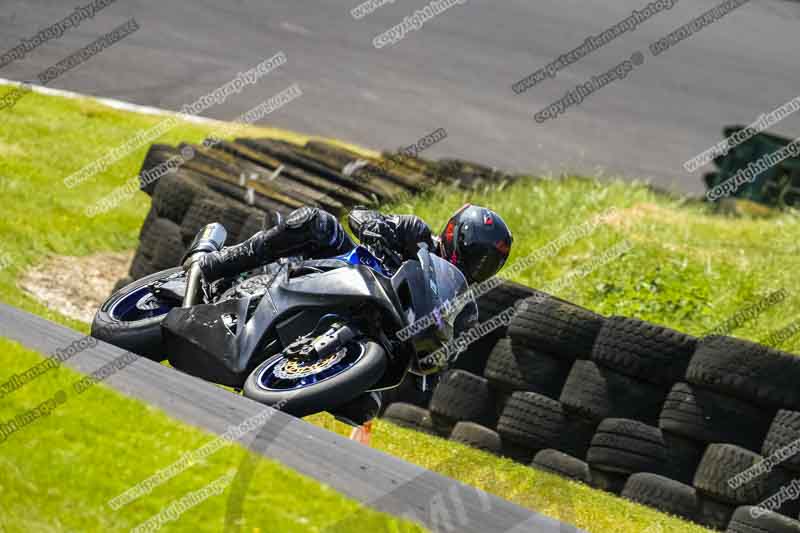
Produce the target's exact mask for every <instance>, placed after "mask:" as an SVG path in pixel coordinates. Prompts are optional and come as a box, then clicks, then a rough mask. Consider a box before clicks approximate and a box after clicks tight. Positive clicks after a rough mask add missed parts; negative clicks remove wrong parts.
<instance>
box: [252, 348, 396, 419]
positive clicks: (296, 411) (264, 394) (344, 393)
mask: <svg viewBox="0 0 800 533" xmlns="http://www.w3.org/2000/svg"><path fill="white" fill-rule="evenodd" d="M386 365H387V361H386V353H385V352H384V350H383V348H381V346H380V345H378V344H377V343H375V342H372V341H370V340H367V339H357V340H353V341H350V342H348V343H347V344H345V345H344V346H343V347H341V348H340V349H339V350H337V351H336V352H334V353H333V354H331V355H329V356H327V357H324V358H322V359H321V360H317V361H314V362H312V363H309V362H299V361H297V360H294V359H288V358H287V357H286V355H285V354H284V353H283V352H282V353H280V354H278V355H275V356H273V357H270V358H268V359H267V360H266V361H264V362H263V363H261V364H260V365H259V366H258V367H256V369H255V370H253V371H252V372H251V373H250V375H249V376H248V377H247V380H246V381H245V383H244V390H243V391H244V395H245V396H246V397H248V398H250V399H253V400H255V401H257V402H261V403H263V404H266V405H270V406H272V407H275V408H276V409H280V410H281V411H285V412H287V413H289V414H291V415H293V416H297V417H303V416H308V415H311V414H314V413H318V412H321V411H327V410H330V409H334V408H336V407H338V406H340V405H343V404H346V403H347V402H349V401H351V400H353V399H354V398H356V397H357V396H359V395H360V394H362V393H363V392H364V391H366V390H368V389H369V388H370V387H372V386H373V385H374V384H375V383H377V382H378V380H379V379H380V378H381V377H382V376H383V374H384V373H385V372H386Z"/></svg>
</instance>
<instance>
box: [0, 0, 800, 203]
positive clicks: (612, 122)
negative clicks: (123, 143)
mask: <svg viewBox="0 0 800 533" xmlns="http://www.w3.org/2000/svg"><path fill="white" fill-rule="evenodd" d="M86 3H88V0H86V1H85V2H80V3H75V4H73V3H67V4H65V3H63V2H56V1H55V0H49V1H45V0H25V1H21V0H6V1H4V2H3V6H2V9H1V10H0V48H2V52H5V51H6V50H8V49H10V48H12V47H14V46H16V45H18V44H19V42H20V41H19V40H20V39H22V38H30V37H32V36H33V35H35V34H36V33H37V32H38V31H39V30H40V29H43V28H44V27H46V26H48V25H50V24H53V23H54V22H56V21H58V20H60V19H62V18H64V17H65V16H67V15H69V14H70V13H72V10H73V9H74V8H75V7H77V6H78V5H84V4H86ZM359 3H360V2H358V0H349V1H347V2H345V1H342V0H327V1H320V2H306V1H298V0H282V1H264V0H228V1H225V2H218V1H215V2H211V1H209V0H192V1H189V0H171V1H170V2H157V1H155V0H148V1H144V0H118V1H116V2H114V3H112V4H111V5H109V6H108V7H106V8H105V9H103V10H102V11H100V12H99V13H97V14H96V16H95V17H94V18H93V19H91V20H86V21H84V22H83V23H81V25H80V26H79V27H78V28H75V29H71V30H68V31H67V32H66V33H64V35H63V36H61V37H60V38H57V39H54V40H52V41H49V42H47V43H46V44H44V45H43V46H41V47H39V48H37V49H35V50H33V51H31V52H30V53H29V54H27V56H26V57H25V58H24V59H21V60H18V61H15V62H13V63H11V64H8V65H6V66H4V67H3V68H0V78H9V79H14V80H19V81H23V80H27V79H34V78H35V76H36V74H37V73H39V72H41V71H42V70H44V69H46V68H47V67H49V66H51V65H53V64H55V63H57V62H58V61H60V60H61V59H63V58H64V57H66V56H68V55H69V54H71V53H73V52H74V51H76V50H77V49H79V48H81V47H83V46H86V45H87V44H89V43H90V42H92V41H93V40H94V39H96V38H97V37H98V36H100V35H103V34H104V33H106V32H109V31H110V30H111V29H113V28H114V27H116V26H118V25H119V24H122V23H123V22H125V21H126V20H127V19H129V18H130V17H134V18H135V19H136V21H137V23H138V24H139V26H140V29H139V30H138V31H137V32H136V33H135V34H133V35H131V36H130V37H128V38H126V39H124V40H123V41H121V42H119V43H118V44H115V45H114V46H112V47H110V48H108V49H106V50H104V51H103V52H102V53H100V54H98V55H96V56H95V57H92V58H91V59H90V60H88V61H86V62H85V63H83V64H81V65H80V66H78V67H76V68H75V69H73V70H71V71H69V72H67V73H66V74H64V75H63V76H61V77H59V78H58V79H56V80H55V81H53V82H52V83H51V85H50V86H52V87H55V88H60V89H68V90H72V91H78V92H82V93H88V94H92V95H98V96H104V97H111V98H118V99H122V100H126V101H130V102H134V103H137V104H143V105H152V106H157V107H163V108H167V109H173V110H178V109H180V107H181V106H182V105H184V104H187V103H190V102H192V101H194V100H195V99H196V98H197V97H199V96H201V95H203V94H205V93H207V92H210V91H212V90H214V89H215V88H217V87H219V86H220V85H222V84H224V83H226V82H228V81H230V80H231V79H232V78H234V77H235V76H236V74H237V73H238V72H240V71H243V70H246V69H248V68H251V67H253V66H255V65H256V64H257V63H259V62H261V61H263V60H264V59H266V58H268V57H271V56H273V55H274V54H275V53H277V52H278V51H283V52H285V54H286V56H287V63H286V64H285V65H283V66H282V67H280V68H279V69H278V70H276V71H275V72H272V73H271V74H269V75H268V76H266V77H265V78H263V79H262V80H261V81H260V82H259V83H258V84H257V85H255V86H251V87H249V88H247V89H245V90H244V91H242V92H241V93H240V94H238V95H235V97H231V98H228V100H227V101H226V102H225V103H224V104H222V105H218V106H214V107H212V108H211V109H210V110H209V111H208V112H207V116H210V117H213V118H219V119H232V118H234V117H236V116H238V115H239V114H241V113H243V112H245V111H247V110H248V109H250V108H251V107H253V106H255V105H257V104H258V103H260V102H261V101H263V100H265V99H266V98H268V97H269V96H271V95H273V94H275V93H276V92H278V91H280V90H282V89H284V88H286V87H287V86H288V85H289V84H291V83H293V82H297V83H298V84H299V86H300V87H301V89H302V91H303V96H302V97H301V98H299V99H298V100H296V101H294V102H292V103H291V104H290V105H287V106H285V107H284V108H282V109H280V110H279V111H277V112H276V113H274V114H273V115H271V116H270V117H269V119H268V120H267V122H268V123H269V124H271V125H276V126H280V127H285V128H290V129H294V130H299V131H301V132H304V133H311V134H319V135H327V136H333V137H337V138H341V139H345V140H349V141H352V142H355V143H359V144H363V145H367V146H370V147H373V148H377V149H394V148H398V147H400V146H404V145H408V144H411V143H413V142H415V141H416V140H417V139H419V138H420V137H422V136H424V135H425V134H427V133H429V132H431V131H433V130H435V129H437V128H445V129H446V130H447V132H448V137H447V139H445V140H443V141H442V142H440V143H438V144H437V145H436V146H434V147H432V148H431V149H430V151H429V153H426V155H430V156H431V157H462V158H467V159H471V160H475V161H478V162H482V163H485V164H488V165H494V166H498V167H501V168H504V169H508V170H514V171H534V172H553V173H557V172H559V171H562V170H568V171H576V172H581V173H584V174H597V173H599V172H602V173H603V174H605V175H609V174H618V173H620V174H622V175H624V176H626V177H627V178H631V179H633V178H645V179H651V180H652V181H653V182H654V183H655V184H657V185H659V186H662V187H668V188H673V189H676V190H679V191H682V192H689V193H697V192H700V191H701V190H702V186H701V182H700V175H701V174H702V171H697V172H695V173H694V174H689V173H687V172H686V171H685V170H683V168H682V163H683V162H684V161H686V160H687V159H688V158H690V157H692V156H694V155H696V154H697V153H699V152H701V151H702V150H705V149H706V148H708V147H710V146H711V145H712V144H713V143H715V142H717V141H719V140H721V136H720V132H721V128H722V126H723V125H726V124H731V123H750V122H752V121H754V120H756V119H757V118H758V116H759V114H761V113H766V112H769V111H771V110H773V109H774V108H776V107H778V106H780V105H782V104H784V103H786V102H787V101H789V100H791V99H792V98H794V97H795V96H798V93H799V92H800V69H798V68H797V65H798V63H797V50H798V49H800V32H798V30H797V28H798V24H799V23H800V3H797V2H789V1H785V0H751V1H750V2H747V3H746V4H744V5H743V6H741V7H739V8H737V9H736V10H734V11H732V12H731V13H729V14H728V15H726V16H725V17H724V18H722V19H721V20H719V21H717V22H715V23H713V24H711V25H709V26H706V27H705V28H703V29H701V30H700V31H699V32H697V33H695V34H694V35H692V36H691V37H689V38H688V39H685V40H684V41H682V42H680V43H678V44H677V45H675V46H674V47H672V48H670V49H669V50H667V51H666V52H664V53H662V54H660V55H658V56H653V55H652V54H651V53H650V51H649V50H648V46H649V45H650V44H651V43H652V42H654V41H657V40H658V39H660V38H662V37H664V36H665V35H667V34H668V33H670V32H672V31H673V30H675V29H676V28H678V27H679V26H681V25H683V24H685V23H687V22H689V21H690V20H691V19H693V18H694V17H697V16H699V15H701V14H702V13H703V12H705V11H706V10H708V9H710V8H712V7H714V6H715V5H717V4H718V3H719V2H718V1H715V0H696V1H692V2H689V1H688V0H678V1H677V3H676V4H675V5H674V7H672V8H671V9H669V10H665V11H662V12H660V13H658V14H656V15H654V16H652V17H651V18H650V19H649V20H646V21H644V22H642V23H641V24H640V25H639V26H638V27H636V28H635V30H633V31H631V32H627V33H625V34H623V35H621V36H620V37H618V38H617V39H615V40H613V41H612V42H610V43H608V44H607V45H605V46H603V47H602V48H600V49H598V50H595V51H594V52H592V53H591V54H589V55H588V56H586V57H583V58H582V59H580V60H579V61H577V62H576V63H573V64H572V65H570V66H568V67H566V68H565V69H563V70H561V71H560V72H558V74H557V75H556V77H554V78H552V79H545V80H544V81H542V82H541V83H539V84H538V85H536V86H535V87H532V88H531V89H529V90H527V91H525V92H524V93H522V94H519V95H517V94H515V93H514V92H513V91H512V89H511V86H512V84H514V83H515V82H517V81H519V80H520V79H522V78H524V77H526V76H527V75H529V74H530V73H532V72H533V71H535V70H537V69H539V68H541V67H544V66H545V65H546V64H548V63H549V62H550V61H552V60H554V59H556V58H557V57H558V56H560V55H561V54H565V53H566V52H568V51H569V50H571V49H573V48H575V47H577V46H579V45H581V44H582V43H583V42H584V41H585V39H586V38H587V37H589V36H590V35H598V34H600V33H601V32H603V31H604V30H606V29H608V28H609V27H611V26H613V25H614V24H616V23H617V22H619V21H621V20H622V19H624V18H626V17H628V16H630V15H631V12H632V10H634V9H642V8H643V7H644V6H645V5H647V2H644V1H629V0H624V1H623V0H618V1H615V2H608V1H604V2H599V1H596V0H595V1H588V2H587V1H585V0H540V1H535V2H534V1H531V0H494V1H492V0H467V1H465V2H464V3H462V4H455V5H453V6H452V7H450V8H449V9H447V10H446V11H444V12H442V13H441V14H439V15H437V16H435V17H434V18H432V19H430V20H428V21H426V22H424V24H423V25H422V27H420V28H419V29H417V30H411V31H408V32H407V33H406V34H405V35H404V38H403V39H402V40H400V41H398V42H396V43H394V44H391V45H388V46H384V47H382V48H379V49H378V48H375V46H373V39H374V38H375V37H376V36H377V35H378V34H380V33H382V32H384V31H386V30H388V29H390V28H391V27H393V26H395V25H397V24H399V23H401V22H402V21H403V19H404V17H406V16H410V15H413V14H414V12H415V11H416V10H417V9H421V8H422V7H424V6H426V5H427V4H428V3H429V2H427V1H424V0H423V1H420V0H415V1H414V2H408V1H405V0H404V1H396V0H395V1H393V2H392V3H387V4H386V5H383V6H382V7H378V8H377V9H376V10H375V11H374V12H372V13H370V14H368V15H366V16H364V17H363V18H360V19H358V20H356V19H355V18H354V17H353V16H352V15H351V9H353V8H354V7H356V6H357V5H358V4H359ZM637 51H640V52H642V53H643V57H644V61H643V63H642V64H641V65H639V66H637V67H636V68H635V69H634V70H633V71H632V72H630V73H629V74H628V75H627V77H626V78H624V79H619V80H616V81H614V82H612V83H611V84H609V85H606V86H605V87H603V88H602V89H600V90H598V91H596V92H594V93H593V94H591V95H589V96H588V97H587V98H585V99H584V101H583V102H582V103H581V104H580V105H579V106H572V107H570V108H568V109H567V110H566V112H565V113H564V114H561V115H559V116H558V117H557V118H555V119H552V120H548V121H545V122H543V123H537V122H536V121H535V120H534V118H533V115H534V113H536V112H537V111H540V110H541V109H543V108H544V107H546V106H548V105H549V104H551V103H552V102H554V101H556V100H558V99H560V98H562V97H563V96H564V94H565V92H566V91H567V90H570V89H573V88H574V87H575V86H576V85H578V84H583V83H585V82H587V81H589V80H590V79H591V78H592V76H597V75H600V74H602V73H603V72H606V71H608V70H609V69H611V68H612V67H614V66H615V65H617V64H618V63H620V62H621V61H623V60H624V59H627V58H629V57H631V55H632V54H633V53H635V52H637ZM771 131H773V132H775V133H779V134H783V135H787V136H792V137H795V136H797V135H800V113H797V114H795V115H792V116H790V117H788V118H786V119H784V120H783V121H782V122H780V123H779V124H777V125H776V126H775V127H773V128H772V129H771ZM707 168H710V167H707Z"/></svg>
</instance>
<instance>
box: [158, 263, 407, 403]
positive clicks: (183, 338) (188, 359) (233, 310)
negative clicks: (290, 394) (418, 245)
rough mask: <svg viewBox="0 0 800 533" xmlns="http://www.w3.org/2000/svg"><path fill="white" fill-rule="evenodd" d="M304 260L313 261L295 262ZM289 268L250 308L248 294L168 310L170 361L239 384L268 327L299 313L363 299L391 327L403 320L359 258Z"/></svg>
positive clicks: (268, 336)
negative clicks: (310, 269) (298, 270)
mask: <svg viewBox="0 0 800 533" xmlns="http://www.w3.org/2000/svg"><path fill="white" fill-rule="evenodd" d="M318 261H325V260H317V262H318ZM306 263H313V262H311V261H309V262H303V263H301V264H300V265H298V266H301V267H302V266H303V265H304V264H306ZM351 264H352V263H351ZM317 265H318V266H319V264H318V263H317ZM289 272H290V265H288V264H285V265H282V267H281V268H280V270H279V271H278V272H277V274H276V275H275V278H274V279H273V282H272V283H271V284H270V286H269V288H268V289H267V290H266V292H265V293H264V295H263V297H262V298H261V300H260V301H259V302H258V304H257V306H256V307H255V309H254V310H252V309H251V305H250V304H251V299H252V298H251V297H250V296H244V297H241V298H237V299H233V300H226V301H223V302H220V303H215V304H200V305H195V306H193V307H190V308H183V307H181V308H175V309H173V310H171V311H170V312H169V313H168V314H167V316H166V317H165V319H164V321H163V322H162V331H163V335H164V340H165V343H166V347H167V353H169V354H170V358H169V361H170V363H171V364H172V365H173V366H175V367H176V368H178V369H181V370H184V371H186V372H188V373H191V374H193V375H196V376H198V377H201V378H203V379H206V380H209V381H214V382H216V383H221V384H223V385H227V386H231V387H240V386H242V384H243V383H244V381H245V379H246V378H247V376H248V374H249V373H250V372H251V371H252V370H253V369H254V368H255V367H256V366H257V365H258V364H259V363H261V361H263V360H264V359H265V358H266V356H267V355H269V354H267V353H265V347H266V346H265V342H269V341H271V340H272V339H275V338H276V336H275V335H274V331H270V330H271V329H273V328H275V327H276V325H277V324H278V323H279V322H281V321H282V320H284V319H287V318H290V317H291V316H293V315H295V314H297V313H299V312H303V311H307V310H309V309H320V308H325V310H326V311H327V312H336V313H339V314H343V315H346V314H348V312H349V310H352V309H354V308H356V307H360V306H362V305H364V304H368V305H372V306H374V307H375V308H376V309H377V310H379V312H380V314H381V316H382V318H383V320H386V321H388V323H389V324H390V325H391V327H392V328H398V329H399V328H400V327H403V325H405V319H404V317H402V316H400V315H399V314H398V313H397V311H396V308H395V306H394V304H393V302H395V301H396V299H395V298H396V297H395V296H394V294H393V291H392V289H391V283H390V282H389V280H388V279H387V278H385V277H383V276H382V275H381V274H378V273H376V272H374V271H373V270H372V269H371V268H369V267H367V266H364V265H363V264H361V263H359V264H354V265H353V266H351V267H349V268H337V269H335V270H330V271H323V272H314V273H310V274H306V275H303V276H302V277H298V278H290V277H289ZM381 278H383V279H381ZM225 317H227V318H225ZM314 325H315V324H309V325H308V329H309V330H310V329H312V328H313V327H314Z"/></svg>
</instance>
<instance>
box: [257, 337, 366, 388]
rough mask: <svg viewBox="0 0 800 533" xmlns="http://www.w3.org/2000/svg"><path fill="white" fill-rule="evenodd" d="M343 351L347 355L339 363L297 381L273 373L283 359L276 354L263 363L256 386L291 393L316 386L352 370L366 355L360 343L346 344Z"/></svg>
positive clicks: (281, 355) (280, 355)
mask: <svg viewBox="0 0 800 533" xmlns="http://www.w3.org/2000/svg"><path fill="white" fill-rule="evenodd" d="M345 349H346V350H347V354H346V355H345V356H344V357H343V358H342V360H341V361H339V362H337V363H336V364H334V365H333V366H331V367H329V368H326V369H324V370H322V371H321V372H319V373H316V374H312V375H310V376H306V377H303V378H299V379H284V378H281V377H278V376H276V375H275V374H274V373H273V371H274V370H275V368H276V367H277V365H278V364H280V363H281V362H283V361H284V359H285V358H284V356H283V354H278V355H276V356H274V357H272V358H270V359H268V360H267V361H266V362H265V363H264V366H263V368H262V369H261V371H260V372H259V373H258V378H257V379H256V383H258V386H259V387H261V388H262V389H264V390H268V391H272V392H285V391H292V390H298V389H304V388H307V387H311V386H313V385H317V384H319V383H322V382H323V381H327V380H329V379H331V378H333V377H335V376H338V375H339V374H342V373H343V372H345V371H347V370H349V369H350V368H353V367H354V366H355V365H356V364H358V362H359V361H360V360H361V359H362V358H363V357H364V354H365V353H366V349H365V348H364V346H363V345H362V344H360V343H351V344H348V345H347V346H346V347H345Z"/></svg>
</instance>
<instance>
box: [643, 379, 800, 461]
mask: <svg viewBox="0 0 800 533" xmlns="http://www.w3.org/2000/svg"><path fill="white" fill-rule="evenodd" d="M770 418H771V416H770V413H767V412H765V411H764V409H759V408H757V407H755V406H753V405H751V404H749V403H746V402H743V401H741V400H738V399H736V398H731V397H730V396H724V395H722V394H719V393H716V392H712V391H708V390H703V389H701V388H699V387H695V386H693V385H690V384H688V383H676V384H675V385H674V386H673V387H672V390H671V391H670V392H669V394H668V395H667V399H666V401H665V402H664V408H663V409H662V410H661V416H660V418H659V422H658V425H659V427H660V428H661V429H663V430H664V431H668V432H670V433H673V434H675V435H681V436H683V437H686V438H689V439H693V440H696V441H698V442H705V443H711V442H726V443H729V444H738V445H739V446H742V447H744V448H747V449H748V450H752V451H755V452H758V451H761V443H762V442H763V441H764V437H765V436H766V434H767V429H768V427H769V421H770ZM797 435H798V436H800V433H798V434H797Z"/></svg>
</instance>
